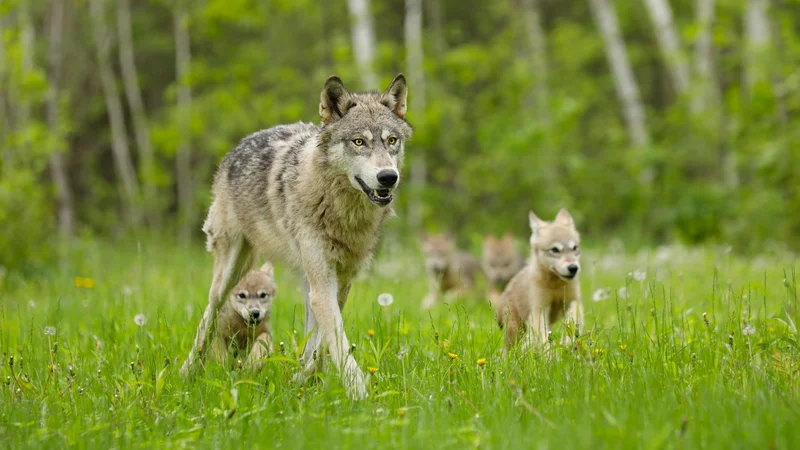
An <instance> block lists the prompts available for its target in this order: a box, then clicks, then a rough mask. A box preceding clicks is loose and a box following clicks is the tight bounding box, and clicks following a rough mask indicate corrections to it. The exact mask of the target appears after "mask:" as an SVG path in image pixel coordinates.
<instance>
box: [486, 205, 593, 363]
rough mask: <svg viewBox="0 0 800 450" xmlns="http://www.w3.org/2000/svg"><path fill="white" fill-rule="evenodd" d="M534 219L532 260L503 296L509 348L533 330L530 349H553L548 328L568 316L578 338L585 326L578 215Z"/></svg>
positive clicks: (503, 322) (531, 216)
mask: <svg viewBox="0 0 800 450" xmlns="http://www.w3.org/2000/svg"><path fill="white" fill-rule="evenodd" d="M528 218H529V221H530V226H531V233H532V234H531V257H530V260H529V261H528V264H527V265H526V266H525V267H524V268H523V269H522V270H521V271H520V272H519V273H518V274H517V275H516V276H514V278H512V279H511V282H509V283H508V286H507V287H506V290H505V291H504V292H503V296H502V297H501V308H500V311H501V315H500V326H501V327H502V328H504V329H505V337H506V348H507V349H508V348H510V347H511V346H512V345H513V344H514V343H515V342H517V340H518V338H519V336H518V333H519V331H520V330H527V334H526V338H525V342H524V346H525V347H528V346H538V345H544V344H547V341H548V338H547V331H548V329H549V328H550V327H552V325H553V324H554V323H555V322H556V321H558V320H559V319H560V318H561V316H562V315H563V314H564V311H567V321H568V322H570V323H571V324H572V326H574V327H575V333H576V334H577V331H578V330H580V329H581V328H582V327H583V305H582V304H581V291H580V281H579V279H578V272H579V271H580V268H581V266H580V261H579V258H580V235H579V234H578V231H577V230H576V229H575V222H574V221H573V220H572V216H571V215H570V214H569V212H567V210H566V209H563V208H562V209H561V210H560V211H559V212H558V215H557V216H556V219H555V220H554V221H553V222H545V221H544V220H541V219H539V218H538V217H536V214H534V213H533V212H532V211H531V212H530V214H529V217H528ZM568 330H569V327H568ZM565 340H566V341H569V340H570V339H569V337H566V339H565Z"/></svg>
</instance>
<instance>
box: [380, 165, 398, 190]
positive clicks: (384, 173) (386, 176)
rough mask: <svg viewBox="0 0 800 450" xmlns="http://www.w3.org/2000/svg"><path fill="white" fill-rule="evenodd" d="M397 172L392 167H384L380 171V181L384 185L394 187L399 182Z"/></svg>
mask: <svg viewBox="0 0 800 450" xmlns="http://www.w3.org/2000/svg"><path fill="white" fill-rule="evenodd" d="M397 178H398V176H397V172H395V171H394V170H391V169H383V170H381V171H380V172H378V183H380V184H381V186H383V187H387V188H389V187H392V186H394V185H395V184H396V183H397Z"/></svg>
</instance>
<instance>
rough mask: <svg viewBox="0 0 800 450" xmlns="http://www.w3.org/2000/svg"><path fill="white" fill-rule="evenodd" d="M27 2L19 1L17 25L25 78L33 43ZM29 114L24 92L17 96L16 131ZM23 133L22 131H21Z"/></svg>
mask: <svg viewBox="0 0 800 450" xmlns="http://www.w3.org/2000/svg"><path fill="white" fill-rule="evenodd" d="M28 7H29V3H28V2H25V1H23V2H21V3H20V5H19V11H18V14H19V19H18V20H19V27H20V45H21V47H22V74H23V75H22V76H23V77H24V78H27V77H29V76H30V74H31V72H33V52H34V48H33V44H34V37H35V36H34V33H35V31H34V29H33V24H32V23H31V13H30V10H29V9H28ZM30 115H31V101H30V99H29V98H28V96H26V95H25V94H23V95H21V96H20V98H19V104H18V107H17V118H16V121H15V122H16V123H15V125H16V130H17V132H20V131H23V130H25V129H26V128H27V127H28V122H29V121H30ZM23 135H24V133H23ZM23 145H24V146H26V147H27V146H28V142H27V141H25V142H23Z"/></svg>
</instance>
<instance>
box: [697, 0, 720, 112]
mask: <svg viewBox="0 0 800 450" xmlns="http://www.w3.org/2000/svg"><path fill="white" fill-rule="evenodd" d="M696 7H697V9H696V17H697V19H696V23H697V28H698V31H697V37H696V38H695V41H694V78H695V82H694V85H695V87H696V89H695V90H696V92H695V94H694V96H693V97H692V110H693V111H695V112H703V111H705V110H706V109H707V108H708V105H709V104H710V103H713V102H716V101H717V96H716V92H717V91H716V86H715V85H716V83H715V82H714V73H713V69H712V67H713V66H712V49H713V47H712V35H711V24H712V23H713V22H714V0H697V5H696Z"/></svg>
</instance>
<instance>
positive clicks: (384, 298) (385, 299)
mask: <svg viewBox="0 0 800 450" xmlns="http://www.w3.org/2000/svg"><path fill="white" fill-rule="evenodd" d="M392 303H394V297H392V294H389V293H387V292H384V293H383V294H381V295H379V296H378V304H379V305H381V306H389V305H391V304H392Z"/></svg>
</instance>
